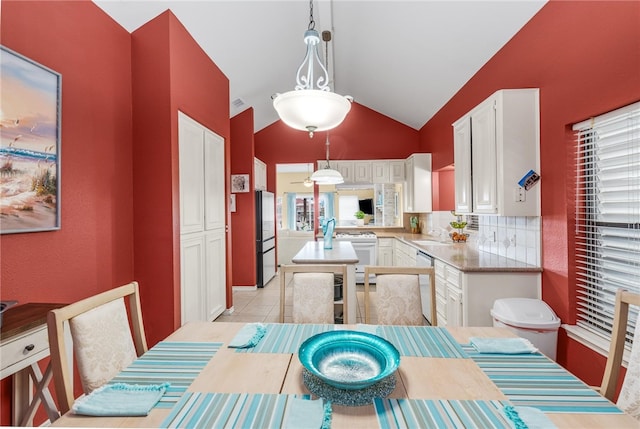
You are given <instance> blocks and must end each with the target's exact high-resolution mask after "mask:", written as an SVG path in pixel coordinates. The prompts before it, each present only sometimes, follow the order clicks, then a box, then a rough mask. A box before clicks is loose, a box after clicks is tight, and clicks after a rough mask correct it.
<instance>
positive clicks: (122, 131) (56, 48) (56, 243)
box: [0, 0, 134, 426]
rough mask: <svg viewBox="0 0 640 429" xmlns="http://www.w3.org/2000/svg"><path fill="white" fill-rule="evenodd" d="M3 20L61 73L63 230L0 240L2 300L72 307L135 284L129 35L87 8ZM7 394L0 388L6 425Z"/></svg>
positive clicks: (40, 4) (32, 54) (37, 6)
mask: <svg viewBox="0 0 640 429" xmlns="http://www.w3.org/2000/svg"><path fill="white" fill-rule="evenodd" d="M1 20H2V21H1V23H2V25H1V27H2V28H1V39H2V44H3V45H4V46H6V47H8V48H10V49H13V50H15V51H17V52H18V53H21V54H23V55H25V56H27V57H28V58H30V59H32V60H34V61H37V62H39V63H41V64H43V65H45V66H47V67H49V68H51V69H53V70H55V71H57V72H59V73H61V74H62V143H61V156H60V159H61V208H62V211H61V220H62V228H61V229H60V230H59V231H52V232H38V233H25V234H10V235H2V237H1V238H0V254H1V258H0V267H1V268H0V279H1V280H0V283H1V284H2V287H1V289H0V297H1V299H2V300H18V301H19V302H20V303H27V302H73V301H77V300H79V299H82V298H85V297H87V296H90V295H93V294H96V293H98V292H102V291H104V290H107V289H110V288H112V287H114V286H119V285H122V284H125V283H127V282H130V281H131V280H133V278H134V275H133V193H132V185H131V183H132V160H131V145H132V139H131V129H132V120H131V55H130V53H131V39H130V36H129V33H128V32H127V31H125V30H124V29H123V28H122V27H120V26H119V25H117V24H116V23H115V22H114V21H113V20H112V19H111V18H109V17H108V16H107V15H106V14H104V12H102V11H101V10H100V9H99V8H97V7H96V6H95V5H94V4H93V3H91V2H88V1H80V2H78V1H68V2H63V1H55V2H52V1H28V2H25V1H7V0H3V1H2V16H1ZM98 101H99V102H98ZM10 386H11V383H10V379H6V380H3V381H2V383H1V395H2V408H1V414H2V417H1V419H0V424H2V425H3V426H5V425H9V424H10V422H11V420H10V419H11V411H10V398H11V389H10ZM42 421H43V419H42V418H41V416H40V415H39V416H38V418H37V419H36V422H35V423H36V424H39V423H42Z"/></svg>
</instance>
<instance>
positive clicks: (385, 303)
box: [364, 265, 437, 326]
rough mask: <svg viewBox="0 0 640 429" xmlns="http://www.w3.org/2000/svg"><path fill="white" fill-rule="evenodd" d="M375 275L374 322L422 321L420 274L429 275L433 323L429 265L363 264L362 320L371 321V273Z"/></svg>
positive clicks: (432, 280) (433, 296)
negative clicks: (375, 318)
mask: <svg viewBox="0 0 640 429" xmlns="http://www.w3.org/2000/svg"><path fill="white" fill-rule="evenodd" d="M372 275H375V277H376V313H377V319H378V320H377V322H376V323H377V324H378V325H423V324H424V316H423V314H422V300H421V295H420V277H419V276H420V275H428V276H429V290H430V293H431V315H432V318H433V320H432V321H431V323H432V324H433V326H436V325H437V320H436V317H437V314H436V308H435V306H436V288H435V271H434V269H433V268H432V267H386V266H373V265H368V266H365V267H364V320H365V323H371V291H370V289H371V285H370V283H371V276H372Z"/></svg>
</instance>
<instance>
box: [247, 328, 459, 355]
mask: <svg viewBox="0 0 640 429" xmlns="http://www.w3.org/2000/svg"><path fill="white" fill-rule="evenodd" d="M265 328H266V333H265V335H264V337H263V338H262V340H260V342H259V343H258V344H257V345H256V346H255V347H250V348H244V349H237V350H236V353H297V352H298V349H299V348H300V345H301V344H302V343H303V342H304V341H305V340H306V339H307V338H309V337H311V336H313V335H316V334H319V333H321V332H326V331H333V330H335V329H343V327H342V325H320V324H289V323H268V324H266V325H265ZM355 329H357V328H355ZM362 330H363V331H365V332H366V331H367V330H366V329H365V328H362ZM376 334H377V335H379V336H380V337H382V338H384V339H386V340H387V341H389V342H390V343H392V344H393V345H394V346H396V348H397V349H398V351H399V352H400V355H402V356H422V357H437V358H467V357H468V356H467V355H466V353H465V352H464V350H463V349H462V347H460V345H459V344H458V343H457V342H456V341H455V340H454V339H453V337H452V336H451V334H449V332H447V330H446V329H445V328H437V327H429V326H378V327H377V328H376Z"/></svg>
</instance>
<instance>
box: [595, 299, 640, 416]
mask: <svg viewBox="0 0 640 429" xmlns="http://www.w3.org/2000/svg"><path fill="white" fill-rule="evenodd" d="M630 305H635V306H640V294H637V293H633V292H629V291H626V290H622V289H618V291H617V292H616V305H615V312H614V317H613V330H612V332H611V345H610V347H609V357H608V358H607V363H606V366H605V370H604V376H603V377H602V384H601V385H600V388H597V390H598V391H599V392H600V394H601V395H602V396H604V397H605V398H607V399H609V400H610V401H613V398H614V396H615V393H616V388H617V386H618V378H619V375H620V366H621V365H622V355H623V353H624V348H625V343H626V333H627V321H628V320H629V306H630ZM617 405H618V407H619V408H620V409H622V410H623V411H625V412H626V413H628V414H631V415H632V416H634V417H635V418H637V419H639V420H640V319H638V320H636V327H635V331H634V334H633V346H632V347H631V355H630V356H629V363H628V365H627V372H626V375H625V377H624V380H623V382H622V387H621V389H620V394H619V395H618V401H617Z"/></svg>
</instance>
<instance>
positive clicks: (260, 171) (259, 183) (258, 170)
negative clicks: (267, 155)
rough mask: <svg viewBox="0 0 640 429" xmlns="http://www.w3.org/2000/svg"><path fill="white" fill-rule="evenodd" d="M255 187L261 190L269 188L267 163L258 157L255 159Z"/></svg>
mask: <svg viewBox="0 0 640 429" xmlns="http://www.w3.org/2000/svg"><path fill="white" fill-rule="evenodd" d="M253 177H254V188H255V189H256V190H260V191H266V190H267V165H266V164H265V163H264V162H262V161H261V160H259V159H258V158H254V159H253Z"/></svg>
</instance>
